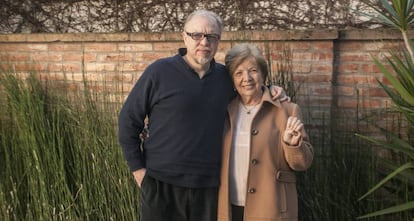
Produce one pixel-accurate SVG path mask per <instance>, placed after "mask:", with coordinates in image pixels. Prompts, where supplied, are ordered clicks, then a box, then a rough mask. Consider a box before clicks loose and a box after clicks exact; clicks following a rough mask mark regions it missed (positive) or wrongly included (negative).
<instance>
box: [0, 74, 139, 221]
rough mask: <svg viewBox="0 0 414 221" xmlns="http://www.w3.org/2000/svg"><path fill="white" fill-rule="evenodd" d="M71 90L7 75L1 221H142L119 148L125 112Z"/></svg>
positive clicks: (2, 83)
mask: <svg viewBox="0 0 414 221" xmlns="http://www.w3.org/2000/svg"><path fill="white" fill-rule="evenodd" d="M70 86H71V84H70V83H68V82H63V83H62V82H61V83H59V82H50V81H41V80H39V79H38V78H37V77H36V75H35V74H32V75H30V76H29V77H28V78H27V79H21V78H19V77H17V76H15V75H14V74H10V73H3V74H2V75H1V78H0V88H1V91H2V92H1V93H2V95H3V98H2V102H1V105H0V106H1V107H0V109H1V111H0V113H1V115H0V132H1V134H0V162H1V163H0V164H1V167H0V168H1V169H0V177H1V180H0V217H1V220H5V221H7V220H137V219H138V206H139V204H138V202H139V201H138V189H137V188H136V185H135V183H134V181H133V179H132V176H131V175H130V173H129V170H128V168H127V166H126V164H125V161H124V160H123V158H122V153H121V149H120V147H119V145H118V143H117V135H116V122H115V120H116V115H117V113H118V106H119V104H116V105H114V104H113V103H112V102H111V101H109V99H108V98H109V97H110V96H107V94H106V93H105V92H101V94H97V93H91V92H90V90H88V87H89V86H88V85H87V82H86V81H85V85H84V86H85V87H84V89H83V90H76V89H74V88H73V87H70Z"/></svg>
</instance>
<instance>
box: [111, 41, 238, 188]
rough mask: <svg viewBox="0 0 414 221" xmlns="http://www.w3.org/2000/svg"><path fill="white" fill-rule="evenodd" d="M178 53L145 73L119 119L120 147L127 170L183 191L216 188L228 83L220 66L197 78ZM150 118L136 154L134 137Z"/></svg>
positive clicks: (230, 87)
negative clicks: (142, 147) (142, 144)
mask: <svg viewBox="0 0 414 221" xmlns="http://www.w3.org/2000/svg"><path fill="white" fill-rule="evenodd" d="M185 53H186V51H185V49H180V50H179V54H177V55H175V56H173V57H169V58H164V59H160V60H157V61H156V62H154V63H153V64H151V65H150V66H148V68H147V69H146V70H145V71H144V73H143V74H142V76H141V77H140V79H139V80H138V81H137V83H136V85H135V86H134V88H133V89H132V91H131V92H130V94H129V96H128V98H127V99H126V101H125V103H124V105H123V107H122V109H121V112H120V114H119V142H120V144H121V146H122V150H123V154H124V157H125V159H126V160H127V162H128V165H129V168H130V170H131V171H135V170H137V169H140V168H146V169H147V174H148V175H150V176H152V177H154V178H156V179H159V180H161V181H163V182H166V183H170V184H173V185H177V186H183V187H192V188H198V187H216V186H218V185H219V177H220V176H219V173H220V162H221V145H222V132H223V125H224V118H225V114H226V108H227V104H228V103H229V101H230V100H231V98H232V97H233V94H234V93H233V84H232V82H231V79H230V77H229V75H228V74H227V71H226V69H225V67H224V66H223V65H221V64H218V63H215V62H214V60H213V61H212V62H211V65H210V70H209V71H208V72H207V73H206V74H205V75H204V77H203V78H202V79H200V78H199V76H198V74H197V73H196V72H195V71H194V70H192V69H191V68H190V66H188V64H187V63H186V62H185V61H184V59H183V57H182V56H183V55H184V54H185ZM146 116H148V118H149V127H148V128H149V137H148V138H147V140H146V141H145V144H144V149H143V150H142V151H141V149H140V148H139V147H140V143H141V141H140V139H139V133H140V131H142V129H143V127H144V119H145V117H146Z"/></svg>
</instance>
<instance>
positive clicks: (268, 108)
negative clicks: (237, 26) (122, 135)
mask: <svg viewBox="0 0 414 221" xmlns="http://www.w3.org/2000/svg"><path fill="white" fill-rule="evenodd" d="M239 102H240V98H239V97H236V98H235V99H234V100H233V101H232V102H231V103H230V104H229V106H228V117H227V120H226V122H225V126H224V140H223V156H222V157H223V159H222V168H221V184H220V188H219V203H218V221H231V205H230V202H229V199H230V197H229V161H230V152H231V150H230V149H231V143H232V137H233V134H232V133H233V130H234V125H235V120H236V118H237V111H238V104H239ZM289 116H296V117H298V118H299V119H301V113H300V109H299V106H298V105H297V104H294V103H290V102H282V103H280V102H279V101H272V99H271V98H270V95H269V92H268V90H267V89H265V92H264V93H263V96H262V103H261V107H260V109H259V111H258V112H257V114H256V116H254V118H253V122H252V125H251V145H250V162H249V170H248V178H247V192H246V205H245V207H244V221H279V220H283V221H287V220H289V221H293V220H297V219H298V198H297V192H296V175H295V173H294V171H303V170H306V169H308V168H309V167H310V165H311V163H312V160H313V147H312V145H311V144H310V143H309V142H308V137H307V135H306V132H305V130H304V129H302V130H301V131H300V133H301V134H302V140H301V141H300V142H299V144H298V146H289V145H287V144H286V143H284V142H283V140H282V136H283V132H284V131H285V127H286V122H287V119H288V117H289ZM301 120H302V119H301Z"/></svg>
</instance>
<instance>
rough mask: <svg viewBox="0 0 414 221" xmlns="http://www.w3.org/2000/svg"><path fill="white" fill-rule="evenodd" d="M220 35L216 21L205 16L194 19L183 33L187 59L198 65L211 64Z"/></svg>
mask: <svg viewBox="0 0 414 221" xmlns="http://www.w3.org/2000/svg"><path fill="white" fill-rule="evenodd" d="M220 34H221V33H220V30H219V27H218V25H217V22H216V21H214V19H212V18H208V17H204V16H196V17H194V18H193V19H192V20H191V21H189V22H188V23H187V25H186V27H185V30H184V32H183V38H184V44H185V46H186V47H187V59H188V60H189V61H190V62H191V63H196V64H198V65H205V64H208V63H210V61H211V60H212V59H213V58H214V55H215V54H216V52H217V46H218V43H219V40H220ZM190 35H192V36H190ZM205 35H207V36H205ZM200 38H201V39H200ZM197 39H198V40H197Z"/></svg>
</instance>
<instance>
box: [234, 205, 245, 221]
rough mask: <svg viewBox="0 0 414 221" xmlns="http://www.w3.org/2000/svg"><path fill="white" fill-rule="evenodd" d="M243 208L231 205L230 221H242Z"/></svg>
mask: <svg viewBox="0 0 414 221" xmlns="http://www.w3.org/2000/svg"><path fill="white" fill-rule="evenodd" d="M243 215H244V206H236V205H231V221H243Z"/></svg>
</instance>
